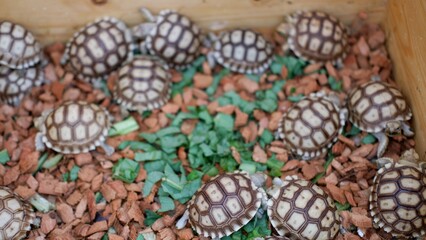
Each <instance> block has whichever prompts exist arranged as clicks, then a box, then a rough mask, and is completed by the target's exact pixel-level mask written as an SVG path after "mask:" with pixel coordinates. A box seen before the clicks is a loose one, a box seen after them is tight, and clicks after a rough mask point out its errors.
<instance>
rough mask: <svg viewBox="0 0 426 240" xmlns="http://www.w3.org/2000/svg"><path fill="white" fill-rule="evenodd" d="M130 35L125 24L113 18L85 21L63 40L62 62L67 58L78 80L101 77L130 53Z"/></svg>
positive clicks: (128, 57) (91, 79)
mask: <svg viewBox="0 0 426 240" xmlns="http://www.w3.org/2000/svg"><path fill="white" fill-rule="evenodd" d="M132 48H133V47H132V34H131V31H130V30H129V29H128V28H127V26H126V25H125V24H124V23H123V22H122V21H120V20H118V19H116V18H113V17H103V18H99V19H97V20H96V21H94V22H92V23H89V24H88V25H86V26H85V27H83V28H82V29H80V30H79V31H78V32H76V33H75V34H74V36H73V37H72V38H71V40H70V41H69V42H68V43H67V47H66V50H65V54H64V59H63V62H66V61H69V64H70V67H71V69H72V71H73V72H74V73H75V74H76V75H77V77H78V78H79V79H82V80H85V81H89V82H90V81H93V80H98V79H102V78H103V77H105V76H107V75H108V74H109V73H111V72H112V71H114V70H116V69H118V68H119V67H120V66H121V64H122V62H124V61H126V60H127V59H130V58H131V57H132V56H133V52H132Z"/></svg>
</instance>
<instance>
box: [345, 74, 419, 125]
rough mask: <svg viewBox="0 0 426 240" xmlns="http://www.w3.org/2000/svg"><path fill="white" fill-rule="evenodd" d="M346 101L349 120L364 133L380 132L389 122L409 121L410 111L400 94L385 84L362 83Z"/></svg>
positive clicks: (376, 82)
mask: <svg viewBox="0 0 426 240" xmlns="http://www.w3.org/2000/svg"><path fill="white" fill-rule="evenodd" d="M348 99H349V100H348V110H349V120H350V121H351V122H352V123H353V124H354V125H356V126H357V127H358V128H360V129H361V130H363V131H366V132H371V133H377V132H381V131H383V130H384V129H385V128H386V123H387V122H388V121H391V120H401V121H407V120H410V119H411V115H412V114H411V109H410V108H409V106H408V104H407V102H406V101H405V99H404V97H403V96H402V93H401V92H400V91H399V90H398V89H397V88H395V87H393V86H391V85H390V84H388V83H385V82H381V81H371V82H367V83H364V84H362V85H360V86H358V87H357V88H355V89H354V90H353V91H352V92H351V93H350V94H349V98H348Z"/></svg>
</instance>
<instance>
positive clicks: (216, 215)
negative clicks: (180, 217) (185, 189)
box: [188, 172, 263, 238]
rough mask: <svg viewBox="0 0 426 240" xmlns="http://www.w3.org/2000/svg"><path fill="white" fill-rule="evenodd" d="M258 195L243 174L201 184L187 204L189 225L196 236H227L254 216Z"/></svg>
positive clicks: (260, 196)
mask: <svg viewBox="0 0 426 240" xmlns="http://www.w3.org/2000/svg"><path fill="white" fill-rule="evenodd" d="M262 196H263V193H262V192H261V190H260V189H259V188H257V187H256V186H255V185H254V184H253V183H252V181H251V180H250V178H249V177H248V174H247V173H244V172H234V173H225V174H221V175H218V176H217V177H215V178H213V179H212V180H210V181H209V182H207V183H206V184H204V185H203V186H202V187H201V188H200V189H199V190H198V192H197V193H196V194H195V195H194V197H193V198H192V199H191V201H190V202H189V204H188V211H189V222H190V223H191V225H192V227H193V228H194V229H195V230H196V231H197V233H198V234H199V235H202V236H205V237H211V238H221V237H224V236H229V235H230V234H232V233H233V232H235V231H238V230H239V229H240V228H241V227H243V226H244V225H245V224H247V223H248V222H249V221H250V220H251V219H252V218H253V217H254V216H255V215H256V212H257V210H258V209H259V207H260V205H261V201H262Z"/></svg>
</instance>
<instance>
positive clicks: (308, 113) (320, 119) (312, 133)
mask: <svg viewBox="0 0 426 240" xmlns="http://www.w3.org/2000/svg"><path fill="white" fill-rule="evenodd" d="M346 111H347V110H346V109H339V108H338V107H337V106H336V105H335V104H333V102H331V101H330V100H328V99H327V98H326V97H324V96H323V95H321V94H319V93H318V94H313V95H310V96H308V97H306V98H304V99H302V100H300V101H299V102H298V103H296V104H295V105H293V106H292V107H291V108H290V109H289V110H288V111H287V112H286V113H284V115H283V117H282V119H281V121H280V123H279V126H278V137H279V138H280V139H282V140H283V142H284V144H285V146H286V148H287V149H288V150H290V151H291V152H292V153H293V154H296V155H298V156H299V157H301V158H302V159H303V160H310V159H313V158H316V157H320V156H321V155H322V154H324V153H326V152H327V149H328V148H330V147H331V145H332V144H333V143H334V142H335V141H336V140H337V137H338V135H339V134H340V133H341V132H342V130H343V126H344V125H345V121H346V113H347V112H346Z"/></svg>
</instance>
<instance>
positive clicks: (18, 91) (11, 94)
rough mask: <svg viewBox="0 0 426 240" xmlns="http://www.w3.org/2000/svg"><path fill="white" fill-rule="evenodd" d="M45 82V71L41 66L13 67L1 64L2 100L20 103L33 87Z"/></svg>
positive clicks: (0, 84)
mask: <svg viewBox="0 0 426 240" xmlns="http://www.w3.org/2000/svg"><path fill="white" fill-rule="evenodd" d="M43 82H44V71H43V69H42V68H39V67H31V68H27V69H20V70H17V69H11V68H8V67H5V66H0V101H2V102H6V103H8V104H10V105H15V106H16V105H18V104H19V102H20V101H21V100H22V99H23V98H24V96H25V94H27V93H28V92H29V91H30V90H31V88H33V87H36V86H40V85H41V84H42V83H43Z"/></svg>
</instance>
